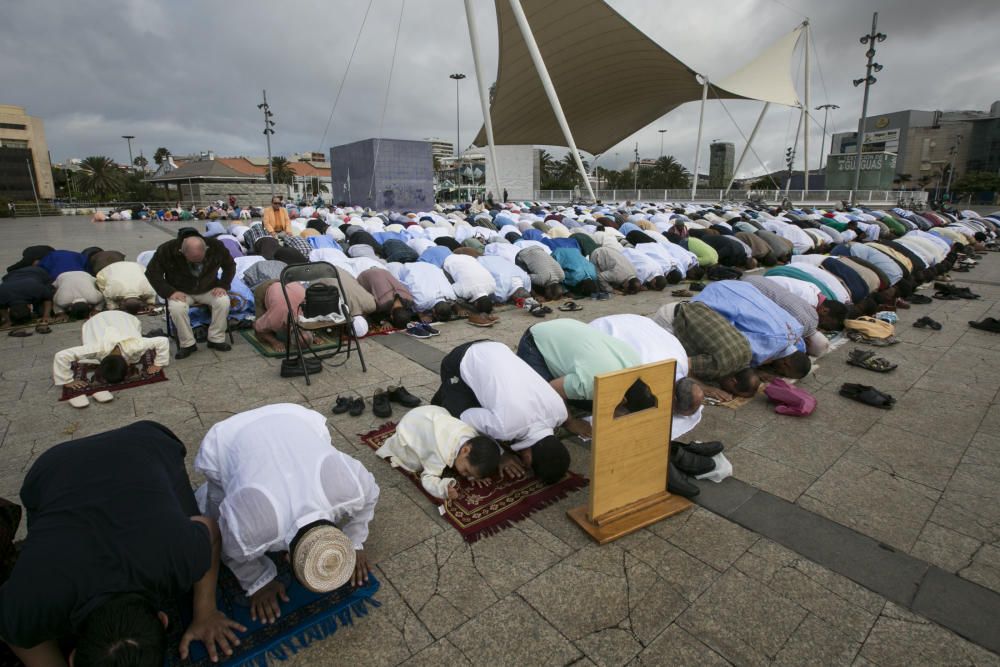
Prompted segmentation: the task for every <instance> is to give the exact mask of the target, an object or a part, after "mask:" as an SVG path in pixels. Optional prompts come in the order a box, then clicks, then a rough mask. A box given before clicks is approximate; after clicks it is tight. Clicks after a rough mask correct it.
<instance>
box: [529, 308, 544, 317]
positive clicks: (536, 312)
mask: <svg viewBox="0 0 1000 667" xmlns="http://www.w3.org/2000/svg"><path fill="white" fill-rule="evenodd" d="M545 308H546V306H532V307H531V310H529V311H528V312H529V313H531V314H532V315H534V316H535V317H545Z"/></svg>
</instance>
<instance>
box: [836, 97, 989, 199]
mask: <svg viewBox="0 0 1000 667" xmlns="http://www.w3.org/2000/svg"><path fill="white" fill-rule="evenodd" d="M857 150H858V132H839V133H837V134H834V135H833V138H832V143H831V146H830V152H831V157H833V156H834V155H844V154H853V153H856V152H857ZM862 152H863V153H894V154H895V155H896V156H897V160H896V167H895V168H896V174H895V176H894V179H893V180H895V181H896V184H897V185H902V186H903V187H908V186H916V185H931V184H934V183H936V182H937V181H940V180H941V179H943V178H946V177H947V173H948V171H949V170H950V169H953V170H954V177H955V178H958V177H960V176H962V175H963V174H966V173H968V172H972V171H988V172H993V173H996V172H997V171H1000V102H994V103H993V105H992V106H991V107H990V109H989V110H988V111H920V110H915V109H907V110H904V111H895V112H892V113H888V114H882V115H876V116H872V117H871V118H868V119H867V120H866V122H865V128H864V140H863V144H862ZM828 173H829V172H828ZM887 187H892V182H890V183H889V184H888V185H887Z"/></svg>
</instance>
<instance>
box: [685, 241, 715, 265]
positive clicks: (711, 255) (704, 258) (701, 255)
mask: <svg viewBox="0 0 1000 667" xmlns="http://www.w3.org/2000/svg"><path fill="white" fill-rule="evenodd" d="M687 244H688V250H690V251H691V252H693V253H694V254H695V256H696V257H697V258H698V265H699V266H701V267H703V268H708V267H710V266H715V265H716V264H718V263H719V253H717V252H716V251H715V248H713V247H712V246H710V245H708V244H707V243H705V242H704V241H702V240H701V239H696V238H695V237H693V236H689V237H688V239H687Z"/></svg>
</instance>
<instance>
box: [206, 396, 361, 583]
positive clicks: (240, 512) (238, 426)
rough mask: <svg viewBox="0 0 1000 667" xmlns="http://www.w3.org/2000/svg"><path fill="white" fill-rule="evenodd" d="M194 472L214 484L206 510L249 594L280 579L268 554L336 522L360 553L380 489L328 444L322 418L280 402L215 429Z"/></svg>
mask: <svg viewBox="0 0 1000 667" xmlns="http://www.w3.org/2000/svg"><path fill="white" fill-rule="evenodd" d="M194 467H195V469H196V470H198V471H199V472H201V473H203V474H204V475H205V478H206V479H207V480H208V481H207V482H206V484H204V485H203V486H202V487H201V488H200V489H198V493H197V498H198V504H199V506H200V507H201V511H202V512H205V513H207V514H208V515H209V516H211V517H212V518H213V519H216V520H217V521H218V522H219V530H220V531H221V532H222V561H223V562H224V563H225V564H226V566H227V567H228V568H229V569H230V570H232V571H233V574H235V575H236V578H237V579H239V582H240V585H241V586H242V587H243V590H245V591H246V592H247V595H253V594H254V593H255V592H257V591H258V590H260V588H262V587H263V586H265V585H266V584H267V583H268V582H270V581H271V580H272V579H274V576H275V566H274V563H273V562H272V561H271V559H270V558H268V557H267V556H266V554H267V552H269V551H286V550H287V549H288V548H289V545H290V544H291V542H292V540H293V539H294V538H295V535H296V534H297V533H298V532H299V530H300V529H301V528H303V527H305V526H307V525H309V524H311V523H314V522H316V521H320V520H325V521H330V522H332V523H334V524H336V525H338V526H340V529H341V530H342V531H344V534H345V535H347V537H348V538H350V540H351V542H352V543H353V545H354V548H355V549H361V548H362V547H363V546H364V543H365V540H366V539H367V538H368V522H369V521H371V519H372V517H373V516H374V515H375V503H376V502H377V501H378V495H379V488H378V485H377V484H375V478H374V477H372V474H371V473H370V472H368V471H367V470H365V468H364V466H362V465H361V464H360V463H359V462H358V461H357V460H355V459H353V458H351V457H350V456H348V455H346V454H344V453H343V452H340V451H338V450H337V449H335V448H334V447H333V445H332V444H331V442H330V432H329V431H328V430H327V428H326V419H325V418H324V417H323V415H321V414H319V413H318V412H315V411H313V410H309V409H306V408H304V407H302V406H300V405H294V404H291V403H279V404H277V405H268V406H265V407H262V408H257V409H256V410H249V411H247V412H241V413H239V414H237V415H234V416H232V417H230V418H229V419H226V420H223V421H221V422H218V423H217V424H215V426H213V427H212V428H211V429H210V430H209V431H208V434H207V435H206V436H205V439H204V440H202V442H201V447H200V448H199V450H198V456H197V457H196V458H195V461H194Z"/></svg>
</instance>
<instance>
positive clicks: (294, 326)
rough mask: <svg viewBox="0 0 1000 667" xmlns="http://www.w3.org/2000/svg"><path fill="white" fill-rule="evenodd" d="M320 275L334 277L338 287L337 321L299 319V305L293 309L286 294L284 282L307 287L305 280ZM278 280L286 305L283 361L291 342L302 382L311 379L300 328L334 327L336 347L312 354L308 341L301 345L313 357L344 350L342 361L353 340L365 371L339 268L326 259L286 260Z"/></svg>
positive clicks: (320, 277) (347, 358) (345, 359)
mask: <svg viewBox="0 0 1000 667" xmlns="http://www.w3.org/2000/svg"><path fill="white" fill-rule="evenodd" d="M324 278H329V279H334V280H336V281H337V289H338V290H340V313H341V314H342V315H343V316H344V321H343V322H341V323H337V322H329V321H319V322H302V321H301V319H300V317H299V316H300V315H301V308H302V306H301V305H300V306H299V307H298V308H297V309H295V311H294V312H293V309H292V303H291V301H290V300H289V298H288V289H287V287H288V284H289V283H293V282H299V283H304V284H305V285H306V287H307V288H308V284H309V283H312V282H315V281H317V280H321V279H324ZM279 282H280V283H281V293H282V294H283V295H284V296H285V305H286V306H287V307H288V317H287V319H286V321H285V333H286V336H287V342H286V343H285V362H286V363H287V362H288V361H289V360H290V359H291V350H292V345H293V344H294V345H295V354H296V355H297V357H298V362H299V367H300V368H301V370H302V374H303V375H304V376H305V378H306V384H307V385H309V384H312V383H311V381H310V380H309V370H308V369H307V368H306V358H305V354H304V352H303V349H302V348H303V343H302V335H301V334H302V332H312V331H318V330H321V329H335V330H337V331H336V333H337V334H338V335H337V347H336V349H334V350H333V351H332V352H326V353H324V354H322V355H320V354H316V351H315V350H313V349H312V345H311V344H307V345H305V347H306V349H307V350H308V351H309V352H310V353H311V354H312V355H313V357H314V358H315V359H316V360H322V359H330V358H331V357H335V356H336V355H338V354H340V353H341V352H342V351H343V352H344V353H345V357H344V361H343V363H345V364H346V363H347V361H348V360H349V359H350V358H351V345H352V343H353V345H354V346H355V348H357V351H358V359H359V360H360V361H361V371H362V372H363V373H367V372H368V367H367V366H366V365H365V357H364V355H363V354H362V353H361V342H360V341H359V340H358V337H357V334H355V333H354V320H353V316H352V315H351V309H350V306H348V304H347V300H346V299H345V298H344V283H343V282H342V281H341V280H340V272H339V271H338V270H337V268H336V267H335V266H334V265H333V264H330V263H329V262H309V263H307V264H290V265H288V266H286V267H285V268H284V269H282V271H281V276H280V277H279ZM345 337H346V338H347V349H346V350H342V348H343V345H344V338H345Z"/></svg>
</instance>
